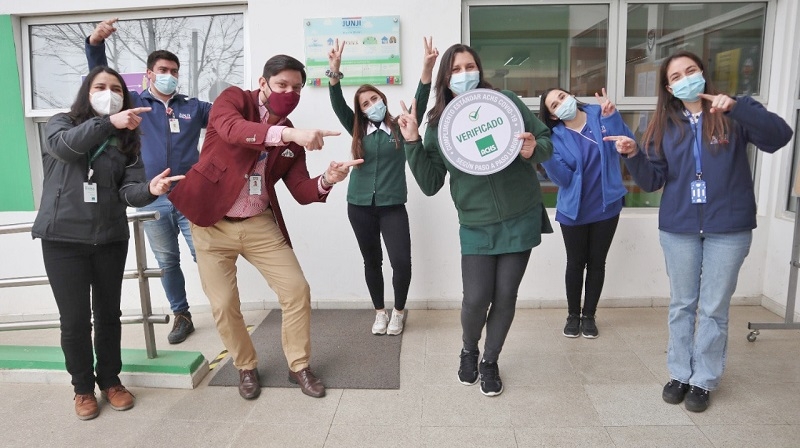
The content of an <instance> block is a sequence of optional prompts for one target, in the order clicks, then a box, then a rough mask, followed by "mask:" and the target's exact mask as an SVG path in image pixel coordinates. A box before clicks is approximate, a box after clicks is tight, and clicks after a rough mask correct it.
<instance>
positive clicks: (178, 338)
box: [167, 311, 194, 344]
mask: <svg viewBox="0 0 800 448" xmlns="http://www.w3.org/2000/svg"><path fill="white" fill-rule="evenodd" d="M193 332H194V324H193V323H192V314H191V313H189V312H188V311H186V312H183V313H178V314H176V315H175V323H174V324H173V325H172V331H170V332H169V335H167V341H169V343H170V344H180V343H181V342H183V341H185V340H186V338H187V337H188V336H189V335H190V334H192V333H193Z"/></svg>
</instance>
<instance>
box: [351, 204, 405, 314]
mask: <svg viewBox="0 0 800 448" xmlns="http://www.w3.org/2000/svg"><path fill="white" fill-rule="evenodd" d="M347 217H348V218H350V225H351V226H352V227H353V233H355V235H356V240H357V241H358V247H359V249H361V256H362V257H364V277H365V278H366V281H367V289H369V295H370V297H371V298H372V304H373V305H374V306H375V309H376V310H380V309H383V308H384V291H383V289H384V287H383V249H382V248H381V235H383V242H384V244H386V252H387V253H388V254H389V263H390V264H391V265H392V287H393V288H394V308H395V309H397V310H398V311H402V310H403V309H405V307H406V299H407V298H408V287H409V285H410V284H411V232H410V230H409V227H408V213H407V212H406V206H405V205H403V204H400V205H387V206H375V205H370V206H362V205H353V204H347Z"/></svg>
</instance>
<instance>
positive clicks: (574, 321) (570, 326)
mask: <svg viewBox="0 0 800 448" xmlns="http://www.w3.org/2000/svg"><path fill="white" fill-rule="evenodd" d="M580 334H581V316H579V315H577V314H570V315H569V316H567V324H566V325H564V336H566V337H568V338H577V337H578V336H580Z"/></svg>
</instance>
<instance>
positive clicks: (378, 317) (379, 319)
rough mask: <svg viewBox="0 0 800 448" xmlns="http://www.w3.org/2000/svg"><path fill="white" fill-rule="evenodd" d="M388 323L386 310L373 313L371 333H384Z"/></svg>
mask: <svg viewBox="0 0 800 448" xmlns="http://www.w3.org/2000/svg"><path fill="white" fill-rule="evenodd" d="M388 323H389V316H388V315H387V314H386V311H379V312H377V313H375V323H374V324H372V334H386V325H388Z"/></svg>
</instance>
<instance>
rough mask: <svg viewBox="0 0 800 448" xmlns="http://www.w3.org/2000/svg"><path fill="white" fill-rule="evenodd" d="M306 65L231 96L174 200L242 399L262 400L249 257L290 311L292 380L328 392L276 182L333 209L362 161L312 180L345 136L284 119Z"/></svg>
mask: <svg viewBox="0 0 800 448" xmlns="http://www.w3.org/2000/svg"><path fill="white" fill-rule="evenodd" d="M305 82H306V73H305V67H304V66H303V64H302V63H301V62H300V61H298V60H297V59H295V58H293V57H291V56H286V55H278V56H274V57H272V58H270V59H269V60H268V61H267V63H266V64H265V65H264V73H263V76H262V77H261V78H259V88H258V90H252V91H244V90H242V89H239V88H238V87H229V88H228V89H226V90H224V91H223V92H222V94H220V96H219V97H217V99H216V101H214V105H213V106H212V108H211V114H210V116H209V121H208V128H207V131H206V137H205V141H204V142H203V149H202V151H201V152H200V160H199V161H198V162H197V163H196V164H195V165H194V166H193V167H192V168H191V170H190V171H189V172H188V173H186V179H184V180H183V181H181V182H179V183H178V185H177V186H176V187H175V189H174V190H173V191H172V193H170V195H169V199H170V200H171V201H172V203H173V204H175V207H177V208H178V210H180V211H181V213H183V214H184V215H185V216H186V217H187V218H188V219H189V221H191V223H192V226H191V229H192V238H193V240H194V244H195V251H196V254H197V267H198V270H199V272H200V279H201V281H202V283H203V290H204V291H205V293H206V296H208V300H209V302H210V304H211V309H212V311H213V314H214V319H215V321H216V324H217V330H218V331H219V334H220V338H221V339H222V342H223V343H224V344H225V348H226V349H227V350H228V353H230V354H231V357H232V358H233V364H234V366H236V368H237V369H239V394H240V395H241V396H242V397H243V398H245V399H253V398H256V397H258V395H259V394H260V392H261V389H260V385H259V380H258V370H257V364H258V356H257V354H256V351H255V348H254V347H253V342H252V340H251V339H250V335H249V334H248V333H247V328H246V327H245V323H244V318H243V317H242V313H241V306H240V302H239V290H238V287H237V282H236V260H237V258H238V257H239V256H240V255H241V256H243V257H244V258H245V259H246V260H247V261H249V262H250V263H251V264H253V266H255V267H256V268H257V269H258V270H259V272H261V275H263V276H264V278H265V279H266V280H267V282H268V283H269V285H270V287H271V288H272V289H273V290H274V291H275V293H276V294H277V296H278V301H279V302H280V305H281V310H282V313H283V323H282V336H283V338H282V339H283V341H282V342H283V351H284V354H285V355H286V360H287V362H288V364H289V381H292V382H295V383H298V384H299V385H300V388H301V390H302V392H303V393H304V394H306V395H310V396H312V397H322V396H324V395H325V386H324V385H323V384H322V381H320V380H319V379H318V378H317V377H315V376H314V374H313V373H312V372H311V369H310V368H309V357H310V354H311V334H310V317H311V293H310V289H309V286H308V282H307V281H306V279H305V276H304V275H303V271H302V269H301V268H300V264H299V263H298V261H297V258H296V257H295V254H294V251H293V250H292V246H291V240H290V239H289V233H288V231H287V230H286V224H285V223H284V220H283V215H282V214H281V210H280V205H279V204H278V196H277V195H276V194H275V183H276V182H277V181H278V180H279V179H281V180H283V183H284V184H285V185H286V187H287V188H288V190H289V192H290V193H291V194H292V196H293V197H294V198H295V200H297V202H299V203H301V204H309V203H312V202H325V200H326V198H327V195H328V192H329V191H330V189H331V187H332V186H333V184H335V183H337V182H339V181H342V180H344V178H345V177H346V176H347V174H348V173H349V170H350V167H351V166H353V165H356V164H358V163H361V162H363V160H354V161H349V162H341V163H340V162H331V164H330V166H329V167H328V168H327V169H326V170H325V172H324V173H323V174H322V175H321V176H317V177H314V178H310V177H309V175H308V169H307V167H306V154H305V150H304V149H303V147H305V148H306V149H309V150H313V149H321V148H322V145H323V143H324V142H323V137H327V136H331V135H339V133H338V132H332V131H322V130H316V129H312V130H303V129H295V128H293V127H292V123H291V122H290V121H289V120H288V119H287V118H286V117H287V116H288V115H289V113H290V112H292V110H294V108H295V107H296V106H297V103H298V102H299V101H300V90H301V89H302V87H303V85H304V84H305Z"/></svg>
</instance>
